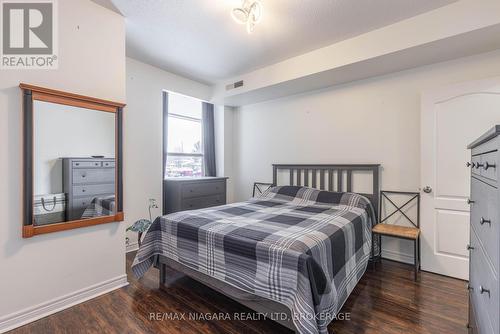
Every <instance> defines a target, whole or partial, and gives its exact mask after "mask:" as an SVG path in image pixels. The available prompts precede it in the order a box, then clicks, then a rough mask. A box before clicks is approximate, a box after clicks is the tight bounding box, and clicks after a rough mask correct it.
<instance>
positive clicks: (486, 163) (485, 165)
mask: <svg viewBox="0 0 500 334" xmlns="http://www.w3.org/2000/svg"><path fill="white" fill-rule="evenodd" d="M496 167H497V165H496V164H490V163H488V161H486V162H485V163H484V170H488V168H496Z"/></svg>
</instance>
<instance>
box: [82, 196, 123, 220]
mask: <svg viewBox="0 0 500 334" xmlns="http://www.w3.org/2000/svg"><path fill="white" fill-rule="evenodd" d="M114 214H115V195H110V196H104V197H96V198H94V199H93V200H92V202H90V204H89V205H88V206H87V207H86V208H85V211H84V212H83V214H82V218H94V217H101V216H110V215H114Z"/></svg>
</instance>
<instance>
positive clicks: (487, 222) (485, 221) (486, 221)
mask: <svg viewBox="0 0 500 334" xmlns="http://www.w3.org/2000/svg"><path fill="white" fill-rule="evenodd" d="M485 223H486V224H490V226H491V219H484V217H481V220H479V224H481V225H484V224H485Z"/></svg>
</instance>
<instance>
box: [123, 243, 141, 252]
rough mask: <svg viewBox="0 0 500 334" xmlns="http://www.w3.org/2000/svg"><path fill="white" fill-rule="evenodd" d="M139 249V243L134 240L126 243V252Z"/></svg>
mask: <svg viewBox="0 0 500 334" xmlns="http://www.w3.org/2000/svg"><path fill="white" fill-rule="evenodd" d="M138 249H139V243H137V241H136V242H130V243H129V244H128V245H127V248H126V250H125V251H126V252H127V253H128V252H134V251H136V250H138Z"/></svg>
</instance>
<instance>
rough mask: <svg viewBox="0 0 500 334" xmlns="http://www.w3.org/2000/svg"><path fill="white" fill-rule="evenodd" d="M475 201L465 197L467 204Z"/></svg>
mask: <svg viewBox="0 0 500 334" xmlns="http://www.w3.org/2000/svg"><path fill="white" fill-rule="evenodd" d="M475 202H476V201H473V200H471V199H470V198H467V204H469V205H471V204H474V203H475Z"/></svg>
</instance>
